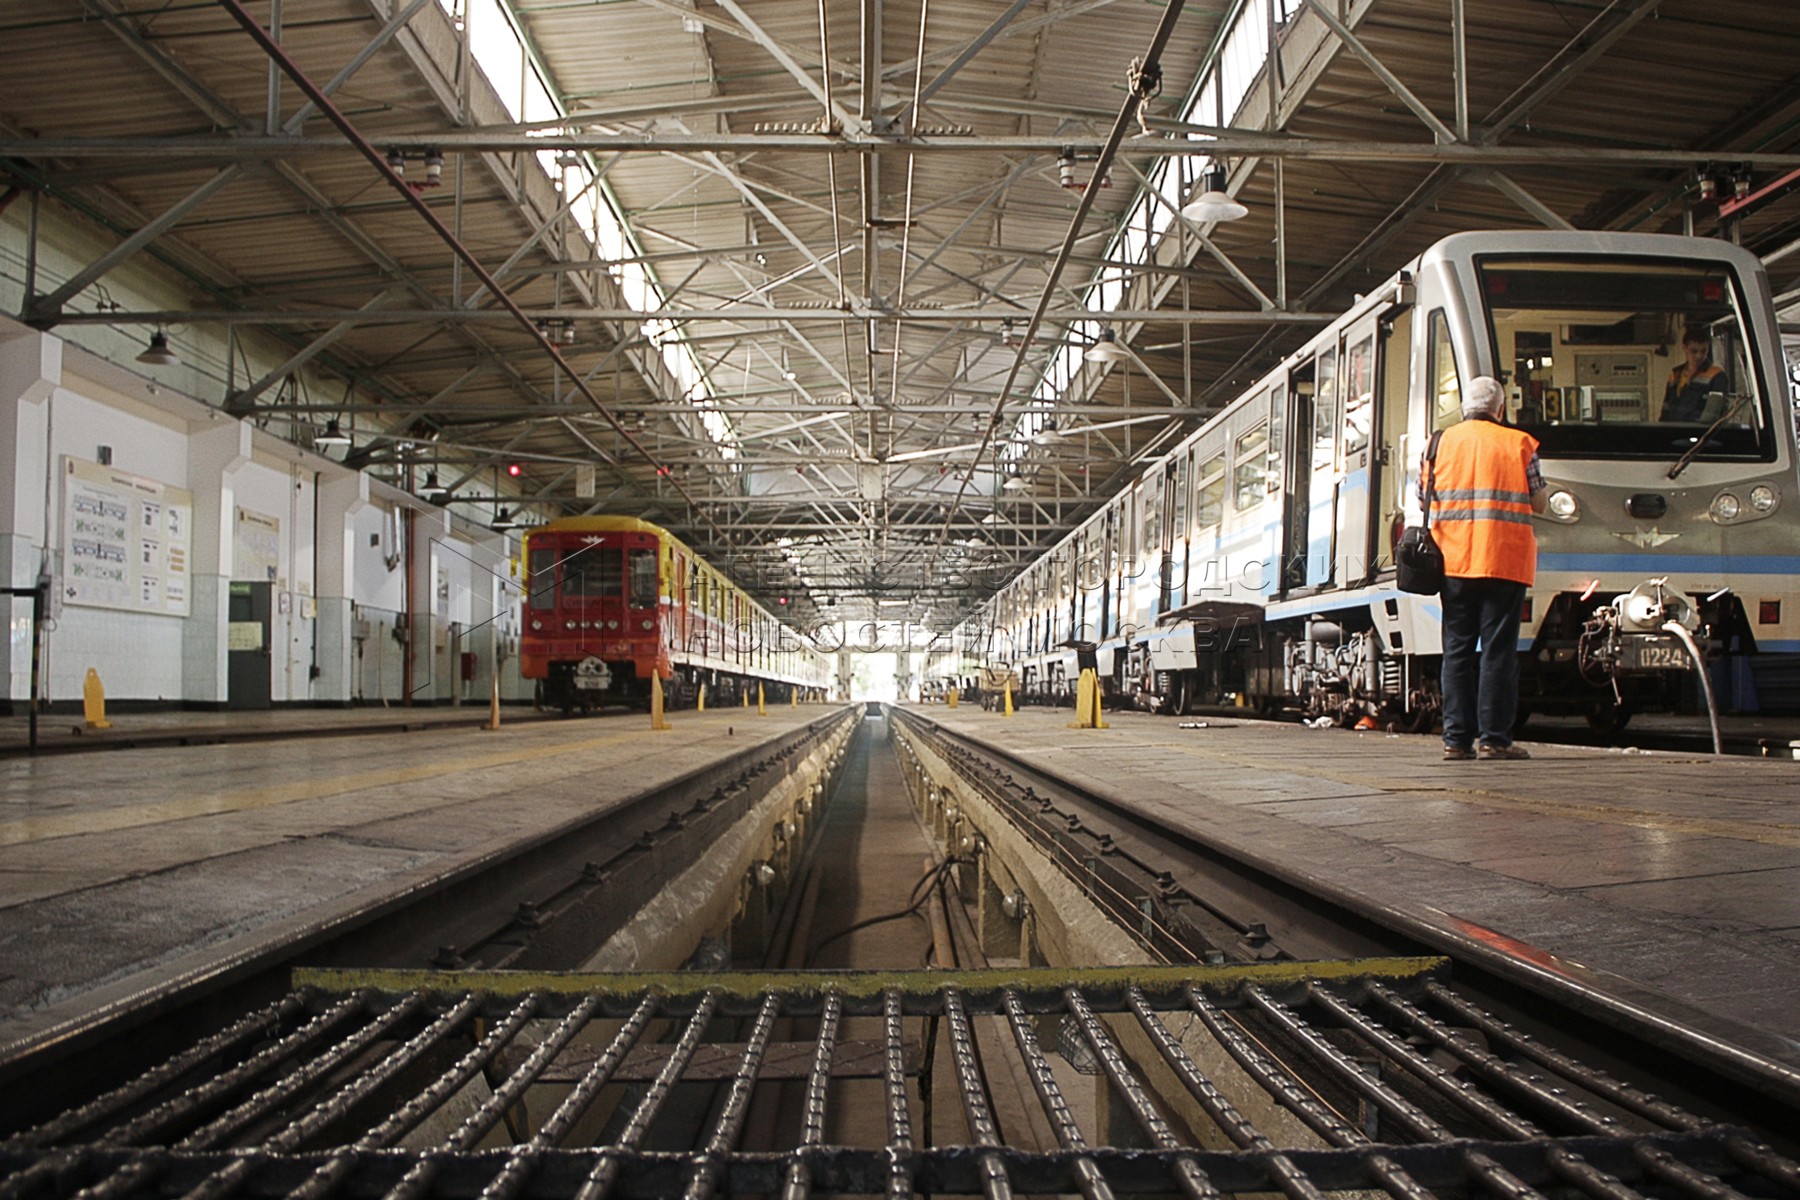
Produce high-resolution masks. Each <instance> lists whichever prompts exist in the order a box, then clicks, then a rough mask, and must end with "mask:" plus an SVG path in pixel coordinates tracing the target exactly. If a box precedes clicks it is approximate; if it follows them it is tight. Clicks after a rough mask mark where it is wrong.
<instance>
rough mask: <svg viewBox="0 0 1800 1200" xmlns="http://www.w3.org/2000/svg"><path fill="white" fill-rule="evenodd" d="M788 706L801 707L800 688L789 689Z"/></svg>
mask: <svg viewBox="0 0 1800 1200" xmlns="http://www.w3.org/2000/svg"><path fill="white" fill-rule="evenodd" d="M788 707H789V708H799V707H800V689H799V688H791V689H789V691H788Z"/></svg>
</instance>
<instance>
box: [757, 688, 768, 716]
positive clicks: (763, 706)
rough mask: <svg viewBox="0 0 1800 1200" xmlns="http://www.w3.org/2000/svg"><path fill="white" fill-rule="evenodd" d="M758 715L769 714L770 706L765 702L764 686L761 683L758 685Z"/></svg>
mask: <svg viewBox="0 0 1800 1200" xmlns="http://www.w3.org/2000/svg"><path fill="white" fill-rule="evenodd" d="M756 715H757V716H759V717H766V716H768V715H769V707H768V705H766V704H764V703H763V686H762V684H760V683H759V684H757V685H756Z"/></svg>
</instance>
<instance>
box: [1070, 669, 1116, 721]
mask: <svg viewBox="0 0 1800 1200" xmlns="http://www.w3.org/2000/svg"><path fill="white" fill-rule="evenodd" d="M1069 728H1070V729H1111V728H1112V726H1110V725H1108V724H1107V723H1106V716H1105V714H1104V713H1103V712H1102V710H1101V704H1100V676H1099V675H1098V674H1097V673H1095V671H1094V669H1093V668H1092V667H1085V668H1083V669H1082V672H1081V678H1080V679H1079V680H1077V681H1076V684H1075V719H1074V720H1073V721H1070V722H1069Z"/></svg>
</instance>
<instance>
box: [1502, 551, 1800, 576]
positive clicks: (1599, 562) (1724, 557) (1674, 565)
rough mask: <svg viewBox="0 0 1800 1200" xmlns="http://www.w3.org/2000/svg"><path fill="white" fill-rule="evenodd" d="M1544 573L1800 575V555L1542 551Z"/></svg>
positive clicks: (1539, 564) (1538, 561)
mask: <svg viewBox="0 0 1800 1200" xmlns="http://www.w3.org/2000/svg"><path fill="white" fill-rule="evenodd" d="M1537 565H1538V570H1540V571H1588V572H1594V573H1598V572H1603V571H1624V572H1628V573H1630V574H1634V575H1637V574H1641V575H1669V574H1672V573H1674V572H1676V571H1687V572H1693V573H1695V574H1701V575H1708V576H1718V575H1721V574H1731V573H1732V572H1737V573H1739V574H1743V575H1795V574H1800V555H1793V554H1551V553H1546V552H1544V551H1542V550H1540V551H1538V559H1537Z"/></svg>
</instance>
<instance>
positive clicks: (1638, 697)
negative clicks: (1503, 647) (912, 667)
mask: <svg viewBox="0 0 1800 1200" xmlns="http://www.w3.org/2000/svg"><path fill="white" fill-rule="evenodd" d="M1699 336H1704V338H1705V340H1706V344H1707V346H1708V347H1709V349H1710V355H1711V360H1712V364H1713V365H1712V367H1710V368H1706V369H1705V370H1703V371H1700V372H1698V373H1697V374H1696V375H1695V377H1694V380H1690V379H1689V378H1688V376H1686V375H1678V372H1681V371H1682V369H1683V368H1684V367H1685V366H1686V361H1685V359H1684V354H1683V340H1684V338H1686V339H1687V340H1689V341H1695V340H1696V339H1697V338H1698V337H1699ZM1477 375H1492V376H1495V377H1496V378H1498V379H1500V380H1501V381H1502V382H1503V383H1504V384H1505V386H1506V388H1507V393H1508V405H1507V418H1508V420H1509V421H1511V422H1512V423H1514V424H1516V425H1518V426H1520V427H1521V428H1523V429H1525V430H1526V431H1528V432H1529V433H1531V434H1532V435H1533V436H1534V437H1536V438H1537V439H1538V441H1539V443H1540V444H1541V449H1540V452H1539V453H1540V459H1541V463H1542V468H1543V473H1544V477H1545V479H1546V481H1547V483H1548V484H1549V487H1550V491H1551V494H1550V497H1549V510H1548V512H1546V513H1545V514H1544V515H1542V516H1540V517H1537V518H1534V522H1535V527H1536V532H1537V537H1538V574H1537V584H1536V586H1535V587H1533V588H1532V589H1531V591H1530V592H1529V594H1528V595H1527V597H1526V600H1525V612H1524V623H1523V627H1522V630H1521V641H1520V654H1521V659H1522V662H1521V667H1522V680H1521V706H1522V707H1521V711H1522V714H1524V713H1529V712H1544V713H1549V712H1557V713H1578V714H1584V715H1586V716H1587V718H1588V719H1589V721H1590V722H1592V723H1593V724H1595V725H1596V726H1598V727H1608V728H1616V727H1618V726H1621V725H1622V724H1623V723H1624V721H1625V720H1626V718H1627V717H1628V716H1629V714H1630V713H1631V712H1632V711H1633V710H1636V709H1650V708H1667V707H1671V706H1674V705H1677V704H1679V703H1680V702H1682V700H1683V696H1684V694H1687V695H1697V694H1698V692H1697V690H1696V689H1695V686H1694V684H1695V681H1696V680H1697V679H1698V678H1699V677H1698V676H1697V675H1696V674H1695V672H1694V671H1693V670H1692V668H1691V666H1690V663H1691V659H1692V655H1693V651H1694V650H1698V651H1700V652H1701V653H1703V654H1704V655H1705V656H1706V658H1707V660H1708V662H1709V669H1710V672H1711V677H1712V678H1714V679H1717V680H1719V681H1721V682H1723V683H1724V684H1726V685H1727V686H1728V687H1730V688H1732V689H1735V690H1734V691H1732V692H1730V693H1728V694H1727V695H1726V696H1725V697H1724V698H1723V699H1724V700H1725V701H1726V702H1728V703H1729V702H1730V701H1731V700H1732V699H1733V698H1734V697H1735V698H1736V699H1737V700H1738V701H1739V702H1740V703H1742V701H1743V698H1744V694H1745V688H1746V682H1747V680H1748V679H1749V677H1750V673H1749V672H1748V671H1747V670H1745V669H1744V667H1745V661H1746V659H1747V656H1749V655H1752V654H1770V653H1774V654H1789V655H1791V654H1793V653H1795V652H1796V651H1800V614H1797V613H1796V611H1795V608H1796V601H1797V599H1800V598H1797V597H1796V594H1795V593H1796V576H1797V575H1800V531H1797V528H1796V525H1797V523H1796V519H1795V518H1796V516H1797V515H1800V508H1797V505H1800V497H1797V496H1796V495H1795V492H1796V465H1795V445H1794V442H1795V428H1796V426H1795V419H1794V404H1793V399H1792V397H1791V395H1790V391H1789V386H1788V379H1787V372H1786V369H1785V366H1784V363H1783V355H1782V347H1781V343H1780V339H1779V335H1778V331H1777V327H1776V323H1775V317H1774V311H1773V307H1772V304H1771V301H1770V295H1769V286H1768V280H1767V278H1766V276H1765V273H1764V271H1763V268H1762V266H1761V264H1760V263H1759V262H1758V260H1757V259H1756V258H1755V256H1753V255H1751V254H1750V253H1748V252H1746V251H1745V250H1743V249H1741V248H1740V247H1737V246H1733V245H1730V244H1728V243H1725V242H1722V241H1715V240H1708V239H1697V238H1682V237H1668V236H1661V235H1648V234H1605V233H1579V232H1577V233H1558V232H1494V233H1466V234H1458V235H1456V236H1453V237H1449V238H1446V239H1444V240H1443V241H1441V242H1439V243H1438V244H1436V245H1435V246H1433V247H1432V248H1431V249H1429V250H1427V251H1426V252H1425V253H1424V254H1422V255H1420V256H1419V257H1418V258H1417V259H1416V260H1414V261H1413V262H1412V263H1410V264H1409V265H1408V266H1407V267H1406V268H1405V269H1404V270H1401V271H1400V272H1398V273H1397V274H1396V275H1394V276H1393V277H1392V278H1391V279H1389V280H1387V281H1386V282H1385V283H1383V284H1382V285H1381V286H1380V287H1378V288H1376V289H1374V290H1372V291H1370V292H1369V293H1368V294H1367V295H1365V296H1364V297H1362V298H1361V299H1360V300H1359V301H1358V302H1357V304H1356V305H1355V307H1353V308H1352V309H1351V310H1350V311H1349V312H1347V313H1345V314H1344V315H1343V316H1342V317H1340V318H1339V319H1338V320H1336V321H1335V322H1333V323H1332V324H1331V325H1330V326H1329V327H1327V328H1325V329H1324V330H1322V331H1321V332H1320V333H1319V334H1318V335H1317V336H1316V337H1314V338H1313V339H1312V340H1311V341H1310V342H1308V344H1307V345H1306V346H1305V347H1304V348H1302V349H1300V350H1298V351H1296V352H1295V353H1293V354H1291V355H1289V356H1288V357H1287V358H1286V359H1285V360H1283V361H1282V362H1281V364H1280V365H1279V366H1277V367H1276V368H1275V369H1274V370H1273V371H1271V372H1269V373H1268V374H1267V375H1266V376H1264V377H1263V378H1262V379H1260V380H1259V381H1258V382H1257V383H1256V384H1255V386H1253V387H1251V388H1250V389H1249V390H1248V391H1246V392H1245V393H1244V394H1243V395H1241V396H1240V397H1238V398H1237V399H1236V400H1235V401H1234V402H1232V403H1231V404H1230V405H1229V406H1228V407H1227V408H1226V409H1224V410H1223V411H1222V412H1221V413H1220V414H1219V415H1218V416H1216V417H1214V418H1212V419H1211V420H1209V421H1208V422H1207V423H1206V424H1205V426H1203V427H1202V428H1201V429H1199V430H1198V431H1196V432H1195V433H1193V434H1192V435H1190V436H1189V437H1188V438H1186V439H1185V440H1184V441H1183V442H1182V443H1181V444H1180V445H1179V446H1177V447H1176V448H1175V450H1174V451H1173V452H1171V453H1169V454H1167V455H1166V456H1164V457H1162V458H1160V459H1158V460H1156V461H1154V462H1152V463H1150V464H1149V465H1148V467H1147V469H1146V470H1145V471H1144V472H1143V474H1142V475H1141V476H1140V477H1139V478H1137V479H1136V480H1135V481H1134V482H1133V483H1132V485H1131V486H1130V487H1128V488H1127V489H1125V490H1124V491H1123V492H1122V493H1121V494H1120V495H1118V496H1117V497H1116V498H1114V499H1113V500H1112V501H1111V502H1110V503H1109V504H1108V505H1107V507H1106V508H1105V509H1104V510H1102V511H1101V512H1099V513H1097V514H1095V515H1094V516H1093V517H1092V518H1090V519H1089V520H1088V521H1087V522H1086V523H1085V524H1084V525H1083V526H1082V527H1081V528H1080V529H1078V530H1076V531H1075V532H1074V533H1073V534H1071V535H1070V536H1069V537H1067V538H1066V539H1065V540H1064V541H1063V542H1062V543H1061V544H1060V545H1059V546H1057V547H1056V548H1055V549H1054V550H1053V551H1052V552H1050V553H1049V554H1047V555H1045V556H1044V557H1043V558H1041V559H1040V560H1038V561H1037V562H1036V563H1034V564H1033V565H1032V566H1030V567H1029V568H1027V569H1026V570H1025V571H1023V572H1022V573H1021V574H1020V575H1019V576H1018V577H1016V578H1015V579H1014V580H1012V581H1011V582H1010V583H1008V584H1007V586H1006V587H1005V588H1003V589H1002V590H1001V591H1000V592H999V593H998V594H996V595H995V596H994V597H993V598H992V599H991V600H990V601H988V602H987V603H986V604H985V605H984V606H983V608H982V609H981V610H980V611H979V612H978V613H977V614H976V615H974V616H973V617H971V618H970V619H969V620H968V621H967V622H965V623H964V625H963V626H961V627H960V628H959V629H958V630H957V631H956V632H955V633H954V634H952V635H950V636H949V641H948V643H947V644H946V645H944V646H943V648H942V651H941V652H939V653H937V654H936V655H935V656H931V660H930V661H928V663H927V666H926V675H927V677H947V678H952V679H955V678H965V679H972V678H973V677H974V675H975V674H976V672H977V670H978V668H980V667H982V666H988V667H992V666H995V665H1005V666H1007V667H1009V668H1011V669H1012V670H1013V671H1015V672H1016V675H1017V678H1018V681H1019V690H1020V693H1021V699H1023V700H1026V701H1037V702H1051V703H1055V702H1063V701H1066V700H1067V699H1068V697H1069V696H1070V694H1071V692H1072V689H1073V686H1074V683H1075V680H1076V676H1077V672H1078V671H1079V670H1080V668H1081V667H1082V666H1092V667H1094V668H1095V669H1096V671H1097V672H1098V675H1099V677H1100V680H1101V682H1102V686H1103V688H1104V690H1105V693H1106V695H1107V697H1108V700H1109V702H1110V703H1113V704H1117V705H1135V706H1137V707H1141V708H1148V709H1152V710H1156V711H1164V712H1183V711H1187V710H1188V709H1189V707H1190V706H1191V705H1195V704H1200V703H1235V704H1238V705H1244V706H1249V707H1255V708H1258V709H1262V710H1264V711H1276V710H1287V711H1294V710H1298V711H1299V712H1300V713H1301V714H1303V715H1307V716H1312V717H1318V716H1330V717H1333V718H1336V719H1339V720H1342V721H1343V722H1345V723H1347V724H1348V723H1353V722H1356V721H1358V720H1361V719H1362V718H1364V717H1371V718H1374V719H1376V720H1377V721H1380V722H1382V723H1387V722H1395V723H1398V724H1401V725H1403V726H1405V727H1407V728H1413V729H1426V728H1429V727H1430V725H1431V723H1432V722H1433V721H1434V720H1435V719H1436V718H1437V715H1438V710H1439V692H1438V680H1437V675H1438V662H1439V656H1440V653H1441V645H1440V640H1439V633H1440V616H1441V611H1440V608H1439V604H1438V601H1437V599H1436V598H1435V597H1421V596H1415V595H1410V594H1408V593H1405V592H1402V591H1400V590H1399V589H1398V588H1397V587H1396V586H1395V583H1394V571H1393V563H1392V549H1393V546H1394V542H1395V540H1396V538H1397V537H1398V534H1399V532H1400V530H1401V529H1402V527H1403V526H1404V525H1405V524H1408V523H1417V521H1418V519H1419V504H1418V500H1417V498H1416V494H1415V493H1416V488H1417V483H1418V469H1419V458H1420V454H1421V450H1422V448H1423V447H1424V445H1425V443H1426V441H1427V440H1428V439H1429V437H1430V435H1431V433H1432V431H1433V430H1435V429H1441V428H1444V427H1446V426H1448V425H1450V424H1452V423H1454V422H1455V421H1457V420H1458V419H1460V399H1461V394H1462V389H1463V387H1464V386H1465V385H1466V384H1467V383H1468V382H1469V381H1470V380H1471V379H1472V378H1474V377H1475V376H1477ZM1684 385H1686V386H1684ZM1677 626H1679V628H1677ZM1690 643H1692V649H1690V648H1689V647H1690Z"/></svg>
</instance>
